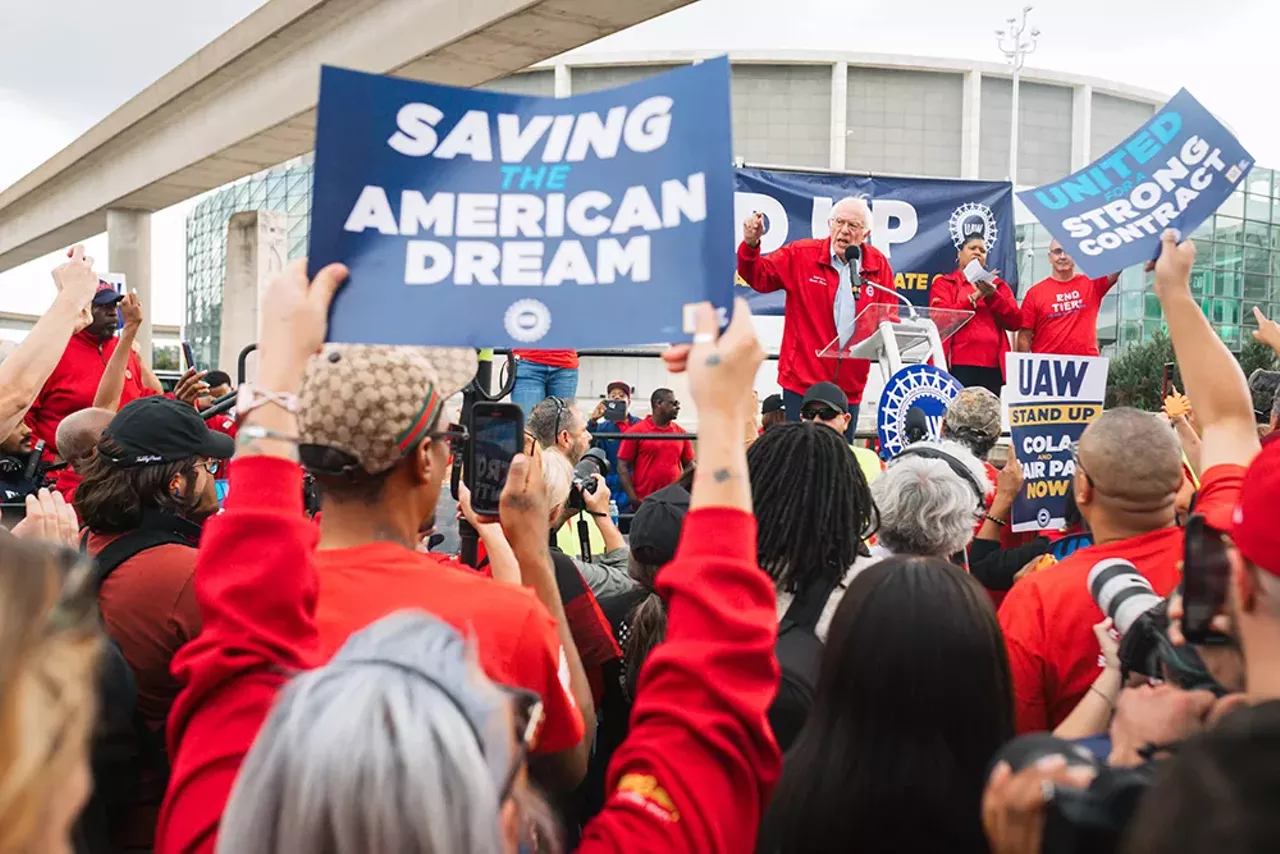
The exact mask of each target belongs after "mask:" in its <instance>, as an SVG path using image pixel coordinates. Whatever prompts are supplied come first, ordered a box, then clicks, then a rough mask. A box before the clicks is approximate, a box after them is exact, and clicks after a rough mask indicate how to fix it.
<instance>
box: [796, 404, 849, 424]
mask: <svg viewBox="0 0 1280 854" xmlns="http://www.w3.org/2000/svg"><path fill="white" fill-rule="evenodd" d="M840 414H841V412H840V410H838V409H832V408H831V407H830V406H824V407H822V408H820V409H819V408H813V409H802V410H800V420H802V421H813V420H815V419H816V420H818V421H830V420H831V419H833V418H836V417H838V416H839V415H840Z"/></svg>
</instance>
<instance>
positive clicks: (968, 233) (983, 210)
mask: <svg viewBox="0 0 1280 854" xmlns="http://www.w3.org/2000/svg"><path fill="white" fill-rule="evenodd" d="M947 230H948V231H950V232H951V242H952V243H954V244H955V247H956V248H957V249H959V248H960V247H961V246H964V242H965V241H966V240H968V239H969V238H970V237H981V238H983V239H984V240H986V242H987V251H988V252H990V251H991V249H992V247H994V246H995V245H996V238H997V237H999V236H1000V230H999V229H998V228H996V215H995V214H994V213H992V211H991V208H989V207H987V206H986V205H980V204H978V203H977V202H966V203H964V204H963V205H961V206H960V207H958V208H956V209H955V211H953V212H952V214H951V219H950V220H948V222H947Z"/></svg>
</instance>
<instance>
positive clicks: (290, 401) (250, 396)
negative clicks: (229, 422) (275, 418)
mask: <svg viewBox="0 0 1280 854" xmlns="http://www.w3.org/2000/svg"><path fill="white" fill-rule="evenodd" d="M267 403H274V404H275V405H276V406H279V407H280V408H281V409H283V410H285V411H286V412H291V413H293V414H294V415H297V414H298V396H297V395H296V394H286V393H283V392H278V391H270V390H269V389H265V388H258V387H257V386H256V385H254V384H253V383H244V384H243V385H241V386H240V388H239V390H238V391H237V392H236V421H237V422H240V421H243V420H244V417H245V416H246V415H248V414H249V413H250V412H252V411H253V410H255V409H257V408H258V407H259V406H262V405H264V404H267Z"/></svg>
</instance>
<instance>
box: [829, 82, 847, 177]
mask: <svg viewBox="0 0 1280 854" xmlns="http://www.w3.org/2000/svg"><path fill="white" fill-rule="evenodd" d="M848 132H849V63H847V62H844V61H843V60H842V61H840V62H836V63H834V64H832V66H831V162H830V166H831V168H832V169H837V170H840V169H844V168H845V159H846V153H847V152H848V150H849V139H848Z"/></svg>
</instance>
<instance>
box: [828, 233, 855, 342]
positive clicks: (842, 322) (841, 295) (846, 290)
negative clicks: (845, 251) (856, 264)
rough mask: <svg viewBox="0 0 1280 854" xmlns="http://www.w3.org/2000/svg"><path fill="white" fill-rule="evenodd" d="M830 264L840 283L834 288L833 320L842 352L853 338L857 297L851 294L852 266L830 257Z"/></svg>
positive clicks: (833, 256)
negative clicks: (834, 269)
mask: <svg viewBox="0 0 1280 854" xmlns="http://www.w3.org/2000/svg"><path fill="white" fill-rule="evenodd" d="M831 263H832V265H833V266H834V267H835V268H836V272H837V273H839V274H840V283H839V284H838V285H837V286H836V302H835V320H836V335H837V336H838V337H839V339H840V349H841V350H843V349H844V347H845V345H846V344H848V343H849V339H850V338H852V337H853V328H854V326H855V325H856V323H857V319H858V297H857V295H856V294H855V293H854V292H853V265H851V264H849V263H847V262H846V261H845V260H844V259H843V258H837V257H836V256H835V255H834V254H833V255H832V256H831Z"/></svg>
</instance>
